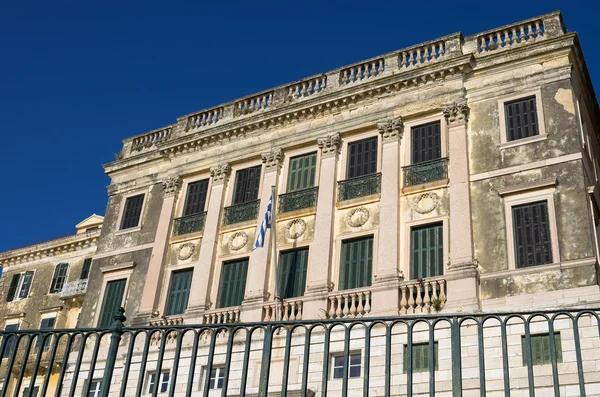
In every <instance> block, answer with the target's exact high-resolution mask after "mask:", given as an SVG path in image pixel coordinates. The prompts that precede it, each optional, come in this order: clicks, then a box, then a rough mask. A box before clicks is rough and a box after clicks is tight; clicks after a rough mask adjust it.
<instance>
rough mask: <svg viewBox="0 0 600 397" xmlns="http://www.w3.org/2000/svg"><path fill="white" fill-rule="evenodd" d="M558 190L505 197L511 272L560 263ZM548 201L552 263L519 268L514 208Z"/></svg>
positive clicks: (507, 247) (542, 190)
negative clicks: (555, 193)
mask: <svg viewBox="0 0 600 397" xmlns="http://www.w3.org/2000/svg"><path fill="white" fill-rule="evenodd" d="M555 190H556V188H555V187H554V186H552V187H549V188H544V189H540V190H533V191H526V192H523V191H517V192H510V193H511V194H505V195H504V217H505V228H506V242H507V244H506V250H507V258H506V259H507V262H508V269H509V270H523V271H527V270H529V271H531V269H536V268H539V267H540V266H550V265H553V264H557V263H560V262H561V260H560V250H559V244H558V228H557V222H556V208H555V205H554V192H555ZM544 200H545V201H546V202H547V206H548V224H549V225H548V226H549V229H550V247H551V250H552V263H546V264H543V265H536V266H527V267H522V268H520V267H517V263H516V262H517V261H516V258H515V254H516V253H515V236H514V220H513V213H512V212H513V211H512V207H514V206H518V205H522V204H530V203H535V202H538V201H544Z"/></svg>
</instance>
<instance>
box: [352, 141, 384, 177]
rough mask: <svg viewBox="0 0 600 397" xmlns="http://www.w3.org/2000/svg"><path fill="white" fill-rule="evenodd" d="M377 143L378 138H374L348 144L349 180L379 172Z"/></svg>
mask: <svg viewBox="0 0 600 397" xmlns="http://www.w3.org/2000/svg"><path fill="white" fill-rule="evenodd" d="M377 142H378V141H377V137H373V138H367V139H362V140H360V141H356V142H352V143H350V144H348V161H347V165H346V177H347V178H348V179H350V178H357V177H359V176H363V175H369V174H373V173H375V172H377V144H378V143H377Z"/></svg>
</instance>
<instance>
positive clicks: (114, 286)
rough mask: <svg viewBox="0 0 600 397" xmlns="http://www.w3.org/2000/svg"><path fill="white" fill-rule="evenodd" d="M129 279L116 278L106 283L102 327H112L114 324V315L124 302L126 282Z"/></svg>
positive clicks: (100, 325) (101, 319)
mask: <svg viewBox="0 0 600 397" xmlns="http://www.w3.org/2000/svg"><path fill="white" fill-rule="evenodd" d="M126 281H127V279H121V280H114V281H109V282H108V283H106V289H105V292H104V299H103V302H104V303H103V305H102V311H101V315H100V323H99V324H98V326H99V327H100V328H106V327H110V326H111V325H112V324H113V321H114V317H115V315H116V314H117V311H118V310H119V308H120V307H121V303H122V302H123V294H124V293H125V283H126Z"/></svg>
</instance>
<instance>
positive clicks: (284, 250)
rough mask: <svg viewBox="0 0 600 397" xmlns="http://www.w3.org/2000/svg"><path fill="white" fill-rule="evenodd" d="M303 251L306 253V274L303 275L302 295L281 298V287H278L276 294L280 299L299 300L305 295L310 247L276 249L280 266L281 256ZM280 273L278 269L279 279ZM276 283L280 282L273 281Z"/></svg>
mask: <svg viewBox="0 0 600 397" xmlns="http://www.w3.org/2000/svg"><path fill="white" fill-rule="evenodd" d="M302 250H305V251H306V273H305V275H304V290H303V291H302V295H298V296H294V297H290V298H284V297H283V296H282V291H280V290H279V289H280V287H281V285H278V288H279V289H278V292H279V295H281V296H282V299H286V300H287V299H299V298H302V297H303V296H304V294H305V293H306V285H307V284H308V271H309V270H308V268H309V260H310V245H308V244H306V245H301V246H298V247H293V246H292V247H287V248H283V249H278V250H277V260H278V263H279V264H281V256H282V255H284V254H289V253H291V252H297V251H302ZM281 275H282V273H281V269H280V274H279V276H280V277H281ZM275 281H276V282H277V283H279V281H280V280H275Z"/></svg>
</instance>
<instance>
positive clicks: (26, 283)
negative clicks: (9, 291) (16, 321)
mask: <svg viewBox="0 0 600 397" xmlns="http://www.w3.org/2000/svg"><path fill="white" fill-rule="evenodd" d="M33 273H34V272H33V271H28V272H25V273H24V274H23V282H22V283H21V291H19V299H25V298H27V297H28V296H29V289H30V288H31V281H32V280H33Z"/></svg>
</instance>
